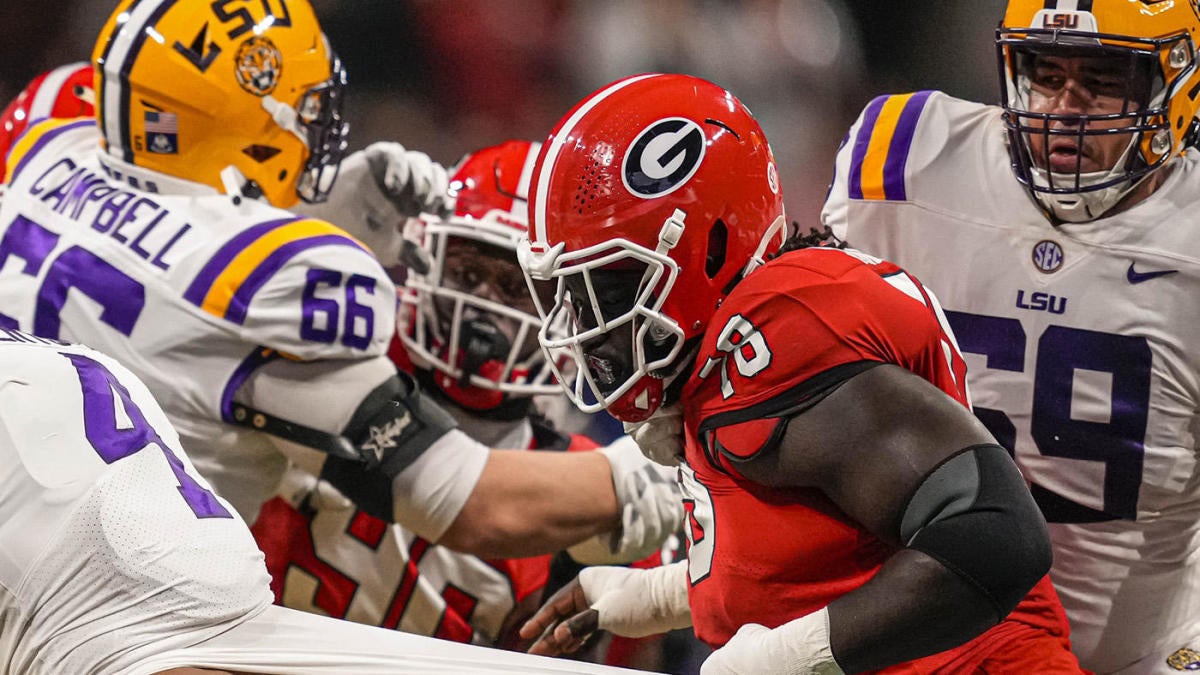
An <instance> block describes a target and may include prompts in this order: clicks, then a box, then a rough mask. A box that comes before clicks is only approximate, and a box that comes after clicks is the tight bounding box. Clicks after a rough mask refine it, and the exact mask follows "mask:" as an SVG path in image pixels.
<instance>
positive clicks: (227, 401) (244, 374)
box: [221, 347, 280, 423]
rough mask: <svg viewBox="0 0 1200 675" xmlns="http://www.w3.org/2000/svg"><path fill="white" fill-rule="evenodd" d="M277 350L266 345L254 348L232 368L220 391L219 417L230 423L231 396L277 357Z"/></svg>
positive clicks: (231, 413)
mask: <svg viewBox="0 0 1200 675" xmlns="http://www.w3.org/2000/svg"><path fill="white" fill-rule="evenodd" d="M279 356H280V354H279V352H277V351H275V350H274V349H267V348H266V347H259V348H257V349H255V350H254V351H253V352H252V353H251V354H250V356H247V357H246V358H245V359H243V360H242V362H241V363H239V364H238V367H237V368H235V369H234V371H233V375H230V376H229V381H228V382H226V383H225V388H224V389H223V390H222V391H221V419H223V420H225V421H226V422H230V423H232V422H233V421H234V419H233V397H234V395H236V394H237V392H238V389H240V388H241V386H242V385H243V384H244V383H245V382H246V380H247V379H249V378H250V376H251V375H253V374H254V371H256V370H258V369H259V368H260V367H262V366H263V365H266V364H268V363H270V362H271V361H274V360H275V359H277V358H279Z"/></svg>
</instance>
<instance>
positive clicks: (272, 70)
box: [234, 37, 283, 96]
mask: <svg viewBox="0 0 1200 675" xmlns="http://www.w3.org/2000/svg"><path fill="white" fill-rule="evenodd" d="M234 64H235V65H236V68H237V69H236V71H235V72H236V73H237V81H238V84H240V85H242V89H245V90H246V91H248V92H250V93H251V94H254V95H255V96H266V95H267V94H269V93H271V92H273V91H275V85H277V84H279V75H280V70H281V69H282V67H283V55H282V54H280V53H279V48H278V47H276V46H275V43H274V42H271V41H270V40H268V39H267V38H265V37H252V38H250V39H249V40H246V41H245V42H243V43H242V46H240V47H238V52H237V57H236V58H235V59H234Z"/></svg>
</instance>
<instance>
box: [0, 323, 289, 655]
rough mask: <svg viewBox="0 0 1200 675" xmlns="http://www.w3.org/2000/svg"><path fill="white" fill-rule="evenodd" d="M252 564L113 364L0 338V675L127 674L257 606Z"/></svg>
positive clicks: (73, 350)
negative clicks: (150, 658)
mask: <svg viewBox="0 0 1200 675" xmlns="http://www.w3.org/2000/svg"><path fill="white" fill-rule="evenodd" d="M267 583H268V579H267V570H266V567H265V566H264V565H263V556H262V553H260V552H259V550H258V548H257V547H256V546H255V545H254V540H253V539H251V537H250V533H249V531H248V530H247V529H246V526H245V524H243V523H242V522H241V520H239V519H238V518H237V516H236V515H234V514H233V507H232V506H230V505H229V503H228V502H226V501H225V500H223V499H221V498H219V497H217V496H216V495H215V494H214V492H213V491H212V489H211V487H210V486H209V484H208V483H207V482H206V481H205V480H204V479H203V478H201V477H200V474H199V473H197V472H196V469H195V468H194V467H193V466H192V464H191V462H190V461H188V458H187V456H186V455H185V454H184V452H183V449H182V448H181V447H180V444H179V438H178V436H177V435H176V434H175V432H174V430H173V429H172V428H171V425H170V423H169V422H168V421H167V418H166V416H165V415H164V414H163V412H162V410H160V409H159V407H158V405H157V404H156V403H155V402H154V399H153V398H152V397H151V395H150V392H149V391H147V389H146V387H145V386H143V385H142V383H141V382H139V381H138V380H137V378H135V377H134V376H133V375H132V374H131V373H130V372H129V371H128V370H126V369H125V368H123V367H121V366H120V365H119V364H117V363H116V361H114V360H113V359H110V358H108V357H107V356H104V355H102V354H99V353H97V352H95V351H93V350H91V349H87V348H85V347H81V346H68V345H61V344H57V343H52V342H49V341H46V340H40V339H37V338H34V337H32V336H28V335H25V334H22V333H18V332H15V331H8V330H0V673H6V674H7V673H13V674H14V675H15V674H18V673H19V674H22V675H26V674H28V675H33V674H35V673H46V674H48V675H49V674H56V673H94V674H102V673H126V672H129V669H130V668H132V667H134V666H136V665H137V664H139V663H140V662H141V660H142V659H143V658H144V657H145V656H147V655H148V654H152V653H157V652H158V651H161V650H167V649H174V648H180V647H186V646H188V645H191V644H194V643H196V642H199V641H201V640H204V639H206V638H209V637H211V636H213V635H216V634H217V633H219V632H222V631H224V630H227V629H228V628H229V627H230V626H231V625H233V624H235V623H237V622H239V621H241V620H242V619H244V618H247V617H250V616H253V615H256V614H258V613H259V612H260V611H262V610H263V609H264V608H265V607H267V606H268V605H270V603H271V594H270V591H269V590H268V587H267Z"/></svg>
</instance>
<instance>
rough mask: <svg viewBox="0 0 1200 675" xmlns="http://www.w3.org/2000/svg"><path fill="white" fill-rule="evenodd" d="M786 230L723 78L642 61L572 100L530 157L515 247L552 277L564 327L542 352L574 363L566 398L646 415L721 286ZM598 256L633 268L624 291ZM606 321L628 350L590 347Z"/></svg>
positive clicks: (761, 142)
mask: <svg viewBox="0 0 1200 675" xmlns="http://www.w3.org/2000/svg"><path fill="white" fill-rule="evenodd" d="M786 230H787V228H786V218H785V215H784V208H783V197H782V195H781V193H780V188H779V177H778V175H777V173H776V166H775V160H774V157H773V155H772V153H771V148H770V146H769V145H768V144H767V139H766V136H765V135H764V134H763V131H762V128H761V127H760V126H759V124H758V122H757V121H755V119H754V117H753V116H752V115H751V114H750V111H749V110H747V109H746V107H745V106H744V105H742V103H741V102H740V101H738V99H737V98H735V97H734V96H733V95H732V94H730V93H729V92H728V91H726V90H724V89H722V88H721V87H718V86H716V85H714V84H712V83H710V82H707V81H705V80H701V79H699V78H695V77H690V76H687V75H660V74H650V75H638V76H634V77H629V78H626V79H623V80H619V81H617V82H614V83H613V84H610V85H608V86H607V87H604V88H603V89H600V90H598V91H596V92H595V93H593V94H591V95H590V96H588V97H587V98H585V99H584V100H583V101H582V102H580V103H579V104H578V105H576V106H575V108H574V109H573V110H571V111H570V112H569V113H567V115H566V116H565V117H564V118H563V119H562V120H561V121H560V122H559V123H558V125H557V126H556V127H555V129H554V131H552V132H551V134H550V137H549V138H548V139H547V141H546V144H545V147H544V148H543V149H542V154H541V156H540V157H539V158H538V166H537V168H536V170H535V176H534V180H533V191H532V192H531V194H530V227H529V239H528V241H527V242H523V243H522V246H521V249H520V251H519V252H520V255H521V263H522V266H523V267H524V268H525V271H526V273H527V275H528V276H529V278H530V283H531V285H532V286H542V287H546V286H549V287H550V289H549V290H548V291H546V292H545V294H546V295H552V296H553V299H552V302H551V303H548V306H540V307H539V310H540V311H541V313H542V316H543V317H544V318H545V319H546V325H553V324H556V323H559V322H563V321H565V322H566V325H567V332H568V335H566V336H565V337H561V338H560V337H557V336H555V335H552V334H550V333H549V332H548V331H545V330H544V331H543V332H542V333H541V334H540V335H539V338H540V340H541V343H542V346H543V347H544V348H545V349H546V350H547V351H548V353H549V357H550V359H551V363H552V365H553V364H554V363H555V362H558V361H561V360H566V361H569V362H573V363H574V364H575V365H576V367H578V370H579V374H578V376H577V378H576V380H575V385H574V387H573V389H572V391H571V392H569V395H570V396H571V398H572V400H573V401H574V402H575V404H576V405H577V406H579V407H580V408H581V409H583V410H584V411H587V412H594V411H597V410H600V409H607V410H608V411H609V412H610V413H612V414H613V415H614V416H615V417H617V418H618V419H620V420H622V421H626V422H636V421H640V420H643V419H645V418H647V417H649V416H650V414H652V413H653V412H654V411H655V410H656V409H657V408H658V407H659V405H661V404H662V398H663V391H664V382H665V380H666V379H669V378H671V377H674V376H676V375H678V374H679V373H680V372H681V370H682V369H683V367H684V366H685V365H686V363H687V361H686V359H687V357H690V356H691V355H692V354H691V351H692V349H693V347H692V344H693V343H694V339H695V338H698V337H699V336H701V335H703V333H704V330H705V328H706V327H707V326H708V322H709V320H710V319H711V318H712V315H713V313H714V312H715V311H716V309H717V307H719V306H720V304H721V302H722V301H723V300H724V299H725V296H726V295H728V293H729V292H730V291H731V290H732V289H733V286H734V284H736V282H737V281H738V280H740V279H741V278H742V277H743V276H745V275H746V274H748V273H749V272H750V271H752V270H753V269H754V268H755V267H757V266H758V265H759V264H761V263H762V262H763V260H764V259H765V258H767V257H769V254H771V253H774V252H775V251H777V250H778V249H779V247H780V246H781V245H782V244H783V241H784V239H785V237H786ZM602 270H606V271H613V270H616V271H620V272H621V273H623V274H625V275H626V278H630V277H629V275H633V276H632V279H633V280H634V281H635V282H636V283H635V285H634V286H632V287H631V288H630V290H629V291H628V292H627V293H625V295H626V296H627V297H624V298H614V297H612V296H613V294H614V292H615V291H614V289H613V287H612V285H611V284H596V283H594V279H593V277H594V275H596V274H597V273H598V272H600V271H602ZM601 276H603V274H601ZM606 308H607V310H608V311H606ZM616 331H625V332H626V333H625V336H626V337H627V338H628V339H629V340H630V342H631V347H630V351H631V353H629V354H627V355H623V357H622V358H627V362H625V363H614V361H613V360H612V359H608V358H604V359H602V358H599V357H598V356H597V355H596V354H595V353H590V354H589V353H588V351H589V344H588V343H596V342H601V341H604V340H605V339H606V337H607V336H608V335H609V334H611V333H614V332H616ZM685 345H688V348H687V349H685V348H684V347H685Z"/></svg>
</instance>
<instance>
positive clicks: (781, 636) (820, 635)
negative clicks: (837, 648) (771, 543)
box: [700, 608, 845, 675]
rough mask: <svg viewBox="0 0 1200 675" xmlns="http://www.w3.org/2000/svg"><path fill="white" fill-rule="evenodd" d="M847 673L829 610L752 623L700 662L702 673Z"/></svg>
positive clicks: (809, 674) (748, 674) (730, 674)
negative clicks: (773, 623) (772, 623)
mask: <svg viewBox="0 0 1200 675" xmlns="http://www.w3.org/2000/svg"><path fill="white" fill-rule="evenodd" d="M757 673H778V674H779V675H845V673H844V672H843V671H842V668H841V666H839V665H838V664H837V661H835V660H834V659H833V650H832V649H831V648H830V646H829V610H827V609H824V608H822V609H821V611H819V612H813V613H812V614H808V615H805V616H802V617H800V618H799V619H793V620H791V621H789V622H787V623H785V624H783V625H782V626H780V627H778V628H774V629H771V628H767V627H766V626H760V625H759V624H757V623H748V624H746V625H744V626H742V627H741V628H739V629H738V632H737V633H735V634H734V636H733V637H732V638H730V639H729V642H726V643H725V646H723V647H721V648H720V649H718V650H716V651H715V652H713V653H712V654H711V655H709V657H708V658H707V659H705V660H704V663H703V664H702V665H701V666H700V675H756V674H757Z"/></svg>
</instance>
